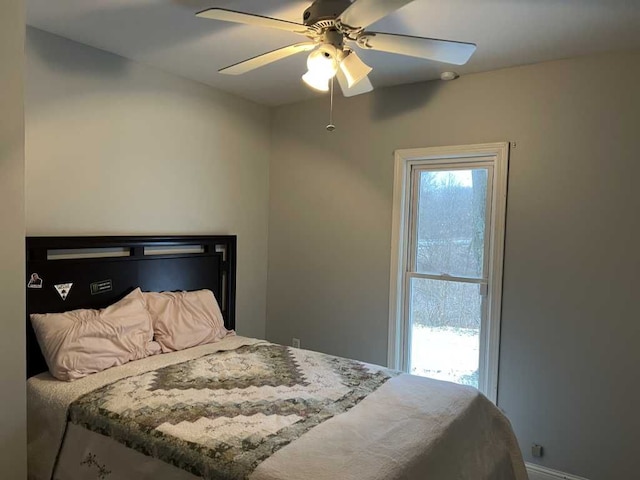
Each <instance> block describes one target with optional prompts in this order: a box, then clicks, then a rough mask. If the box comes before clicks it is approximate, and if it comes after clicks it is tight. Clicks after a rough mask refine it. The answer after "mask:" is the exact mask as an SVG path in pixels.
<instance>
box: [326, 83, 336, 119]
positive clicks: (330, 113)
mask: <svg viewBox="0 0 640 480" xmlns="http://www.w3.org/2000/svg"><path fill="white" fill-rule="evenodd" d="M333 79H334V77H331V92H330V94H329V97H330V98H331V100H330V101H331V106H330V107H329V125H327V130H328V131H329V132H333V131H334V130H335V129H336V126H335V125H334V124H333Z"/></svg>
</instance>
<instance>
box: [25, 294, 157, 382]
mask: <svg viewBox="0 0 640 480" xmlns="http://www.w3.org/2000/svg"><path fill="white" fill-rule="evenodd" d="M31 323H32V325H33V328H34V330H35V333H36V337H37V338H38V343H39V344H40V349H41V350H42V354H43V355H44V358H45V360H46V361H47V365H48V366H49V371H50V372H51V375H53V376H54V377H56V378H58V379H60V380H67V381H70V380H76V379H78V378H81V377H85V376H87V375H89V374H91V373H96V372H100V371H102V370H105V369H107V368H110V367H114V366H116V365H122V364H124V363H127V362H130V361H132V360H138V359H141V358H144V357H147V356H149V355H154V354H156V353H160V346H159V345H158V344H157V343H156V342H154V341H153V327H152V323H151V316H150V315H149V312H148V311H147V309H146V305H145V301H144V298H143V296H142V292H141V291H140V289H139V288H137V289H136V290H134V291H133V292H131V293H130V294H129V295H127V296H126V297H124V298H123V299H122V300H120V301H119V302H117V303H114V304H113V305H111V306H109V307H107V308H105V309H102V310H72V311H70V312H64V313H46V314H32V315H31Z"/></svg>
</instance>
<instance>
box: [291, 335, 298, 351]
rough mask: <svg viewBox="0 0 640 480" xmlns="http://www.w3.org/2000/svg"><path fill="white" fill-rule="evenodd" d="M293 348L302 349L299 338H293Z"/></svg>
mask: <svg viewBox="0 0 640 480" xmlns="http://www.w3.org/2000/svg"><path fill="white" fill-rule="evenodd" d="M291 346H292V347H293V348H300V339H299V338H296V337H293V338H292V339H291Z"/></svg>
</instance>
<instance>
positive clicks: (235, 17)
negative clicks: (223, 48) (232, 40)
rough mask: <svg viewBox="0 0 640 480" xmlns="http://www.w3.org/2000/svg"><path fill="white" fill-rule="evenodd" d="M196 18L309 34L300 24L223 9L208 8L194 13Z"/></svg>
mask: <svg viewBox="0 0 640 480" xmlns="http://www.w3.org/2000/svg"><path fill="white" fill-rule="evenodd" d="M196 17H200V18H208V19H210V20H222V21H223V22H235V23H244V24H246V25H256V26H259V27H268V28H277V29H279V30H286V31H287V32H293V33H299V34H301V35H305V34H306V33H307V32H309V29H308V28H307V27H306V26H305V25H302V24H301V23H295V22H289V21H288V20H279V19H277V18H271V17H264V16H262V15H254V14H252V13H243V12H236V11H234V10H226V9H224V8H209V9H207V10H204V11H202V12H199V13H196Z"/></svg>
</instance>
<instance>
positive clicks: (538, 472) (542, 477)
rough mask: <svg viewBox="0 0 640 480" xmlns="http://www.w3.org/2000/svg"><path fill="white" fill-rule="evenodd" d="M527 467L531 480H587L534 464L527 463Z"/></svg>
mask: <svg viewBox="0 0 640 480" xmlns="http://www.w3.org/2000/svg"><path fill="white" fill-rule="evenodd" d="M526 465H527V473H528V474H529V480H587V479H586V478H584V477H578V476H577V475H571V474H570V473H565V472H561V471H559V470H553V469H552V468H547V467H541V466H540V465H536V464H534V463H527V464H526Z"/></svg>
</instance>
